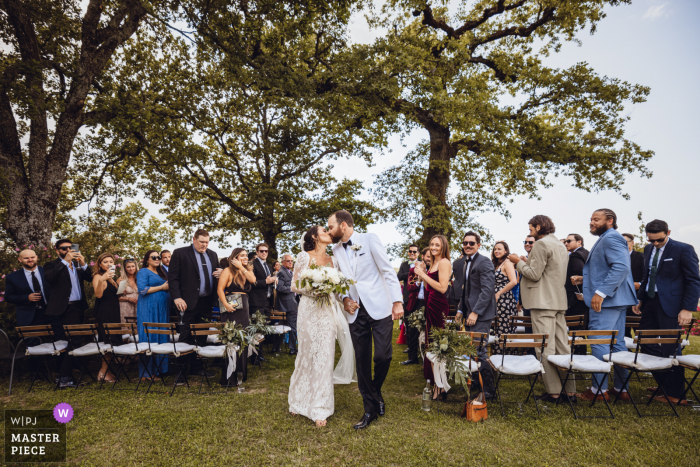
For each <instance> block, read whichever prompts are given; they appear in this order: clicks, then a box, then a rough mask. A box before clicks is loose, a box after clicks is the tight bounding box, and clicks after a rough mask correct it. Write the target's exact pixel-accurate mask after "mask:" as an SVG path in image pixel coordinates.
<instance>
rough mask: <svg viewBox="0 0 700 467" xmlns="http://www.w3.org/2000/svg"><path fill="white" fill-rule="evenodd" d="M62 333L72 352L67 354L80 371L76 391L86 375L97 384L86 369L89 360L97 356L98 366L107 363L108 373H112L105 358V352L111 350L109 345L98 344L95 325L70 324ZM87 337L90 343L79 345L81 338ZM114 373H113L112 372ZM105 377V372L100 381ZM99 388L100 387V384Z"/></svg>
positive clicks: (81, 341) (98, 338) (110, 366)
mask: <svg viewBox="0 0 700 467" xmlns="http://www.w3.org/2000/svg"><path fill="white" fill-rule="evenodd" d="M63 332H65V334H66V337H67V338H68V342H69V343H70V345H71V347H72V348H73V350H71V351H69V352H68V354H69V355H72V356H73V357H74V361H75V362H76V363H77V366H78V369H79V371H80V376H79V377H78V383H77V385H76V387H75V389H76V390H77V389H78V388H79V387H80V381H82V379H83V376H84V375H85V374H86V373H87V375H88V376H89V377H90V379H92V380H93V381H94V382H97V380H96V379H95V377H94V376H92V374H91V373H90V371H89V369H88V364H89V363H90V360H92V359H93V358H94V357H96V356H99V361H100V364H102V362H103V361H104V362H105V363H107V366H108V368H109V371H112V365H110V364H109V362H108V361H107V359H106V358H105V352H110V351H111V350H112V345H111V344H105V343H104V342H100V337H99V335H98V333H97V324H71V325H66V326H63ZM87 336H89V339H88V340H90V341H91V342H88V343H87V344H84V345H80V344H81V343H83V342H84V341H83V338H84V337H87ZM112 373H114V372H112ZM106 377H107V372H105V374H104V376H103V377H102V381H103V382H104V379H105V378H106ZM100 387H102V385H101V384H100Z"/></svg>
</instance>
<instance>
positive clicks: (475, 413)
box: [462, 373, 489, 422]
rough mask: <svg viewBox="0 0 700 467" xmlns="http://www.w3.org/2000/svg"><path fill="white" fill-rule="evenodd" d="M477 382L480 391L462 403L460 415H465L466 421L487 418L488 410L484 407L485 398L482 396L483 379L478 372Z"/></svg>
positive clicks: (478, 420)
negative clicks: (462, 408)
mask: <svg viewBox="0 0 700 467" xmlns="http://www.w3.org/2000/svg"><path fill="white" fill-rule="evenodd" d="M479 384H481V389H482V391H481V393H479V395H478V396H476V397H475V398H474V399H472V400H468V401H467V402H465V403H464V410H462V417H463V418H464V417H466V418H467V421H468V422H480V421H481V420H486V419H487V418H489V414H488V410H487V409H486V398H485V397H484V391H483V389H484V381H483V380H482V379H481V373H479Z"/></svg>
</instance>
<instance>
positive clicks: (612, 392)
mask: <svg viewBox="0 0 700 467" xmlns="http://www.w3.org/2000/svg"><path fill="white" fill-rule="evenodd" d="M608 392H609V393H610V395H611V396H613V397H615V398H617V400H618V401H620V402H629V401H631V400H632V398H631V397H630V394H629V392H627V391H622V394H620V391H618V390H617V389H615V388H612V389H610V390H609V391H608ZM618 394H619V395H620V397H617V396H618Z"/></svg>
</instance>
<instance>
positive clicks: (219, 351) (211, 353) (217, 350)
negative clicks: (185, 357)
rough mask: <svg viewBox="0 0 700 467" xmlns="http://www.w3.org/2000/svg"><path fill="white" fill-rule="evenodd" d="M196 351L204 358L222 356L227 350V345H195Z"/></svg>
mask: <svg viewBox="0 0 700 467" xmlns="http://www.w3.org/2000/svg"><path fill="white" fill-rule="evenodd" d="M194 351H195V352H197V355H199V356H200V357H202V358H221V357H223V356H224V352H225V351H226V346H225V345H207V346H205V347H195V349H194Z"/></svg>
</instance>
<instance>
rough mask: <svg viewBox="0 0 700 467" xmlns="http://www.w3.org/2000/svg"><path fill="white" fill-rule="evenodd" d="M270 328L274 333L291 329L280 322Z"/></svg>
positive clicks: (281, 332)
mask: <svg viewBox="0 0 700 467" xmlns="http://www.w3.org/2000/svg"><path fill="white" fill-rule="evenodd" d="M270 327H271V328H272V332H273V333H275V334H284V333H287V332H289V331H291V330H292V328H290V327H289V326H284V325H282V324H276V325H274V326H270Z"/></svg>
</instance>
